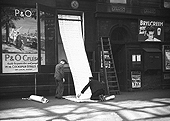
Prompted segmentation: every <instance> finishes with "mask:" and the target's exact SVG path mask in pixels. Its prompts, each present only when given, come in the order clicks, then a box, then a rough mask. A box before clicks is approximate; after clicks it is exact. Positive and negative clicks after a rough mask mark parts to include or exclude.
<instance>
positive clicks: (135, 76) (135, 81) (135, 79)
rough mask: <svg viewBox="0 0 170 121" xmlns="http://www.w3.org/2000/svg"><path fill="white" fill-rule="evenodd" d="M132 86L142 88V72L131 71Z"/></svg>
mask: <svg viewBox="0 0 170 121" xmlns="http://www.w3.org/2000/svg"><path fill="white" fill-rule="evenodd" d="M131 80H132V88H141V72H140V71H131Z"/></svg>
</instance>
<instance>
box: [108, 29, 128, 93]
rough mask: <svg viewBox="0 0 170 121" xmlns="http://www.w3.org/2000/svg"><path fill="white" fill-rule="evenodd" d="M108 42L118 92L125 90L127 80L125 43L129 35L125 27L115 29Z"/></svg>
mask: <svg viewBox="0 0 170 121" xmlns="http://www.w3.org/2000/svg"><path fill="white" fill-rule="evenodd" d="M110 40H111V45H112V53H113V57H114V61H115V66H116V71H117V75H118V81H119V85H120V90H121V91H125V90H127V89H126V87H127V78H126V61H127V58H126V48H125V42H127V41H129V40H130V34H129V33H128V31H127V29H125V27H115V28H113V29H112V31H111V34H110Z"/></svg>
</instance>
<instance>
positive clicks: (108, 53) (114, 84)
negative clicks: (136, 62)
mask: <svg viewBox="0 0 170 121" xmlns="http://www.w3.org/2000/svg"><path fill="white" fill-rule="evenodd" d="M101 49H102V51H101V52H102V68H103V75H104V78H105V82H106V89H107V94H108V95H113V94H120V89H119V82H118V77H117V73H116V68H115V63H114V59H113V54H112V48H111V43H110V39H109V37H101Z"/></svg>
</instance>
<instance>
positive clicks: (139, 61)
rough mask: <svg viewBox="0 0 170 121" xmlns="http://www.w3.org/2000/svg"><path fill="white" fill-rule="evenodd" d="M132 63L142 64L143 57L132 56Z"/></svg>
mask: <svg viewBox="0 0 170 121" xmlns="http://www.w3.org/2000/svg"><path fill="white" fill-rule="evenodd" d="M132 63H137V64H140V63H141V55H132Z"/></svg>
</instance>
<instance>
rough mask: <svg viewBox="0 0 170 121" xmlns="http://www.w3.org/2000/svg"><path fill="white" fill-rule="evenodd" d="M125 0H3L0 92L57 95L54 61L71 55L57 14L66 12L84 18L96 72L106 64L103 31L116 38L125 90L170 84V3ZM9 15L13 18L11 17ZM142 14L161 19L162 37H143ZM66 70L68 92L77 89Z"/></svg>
mask: <svg viewBox="0 0 170 121" xmlns="http://www.w3.org/2000/svg"><path fill="white" fill-rule="evenodd" d="M109 1H110V2H109ZM115 1H116V0H115ZM120 1H122V3H114V0H50V1H46V0H37V1H34V0H29V1H27V0H17V1H15V2H13V1H11V0H1V2H0V4H1V30H0V33H1V34H0V37H1V40H2V41H1V43H0V44H2V46H1V48H0V49H1V50H2V51H1V55H2V56H1V58H0V60H1V64H0V68H1V73H0V83H1V84H0V97H9V96H29V95H30V94H35V93H36V94H38V95H54V93H55V83H54V79H53V73H54V67H55V65H56V64H57V63H58V61H59V60H61V59H62V58H66V55H65V52H64V49H63V44H62V41H61V37H60V36H59V28H58V20H59V19H61V20H63V18H60V17H64V19H65V17H66V16H67V17H68V16H69V17H71V20H72V19H73V18H74V20H75V19H77V20H76V21H77V22H78V21H80V22H81V23H82V28H83V29H82V33H83V34H82V35H83V38H84V44H85V49H86V52H87V57H88V60H89V63H90V67H91V70H92V72H93V73H94V74H96V72H97V74H98V72H100V70H101V68H100V67H101V50H100V45H99V44H97V43H98V42H99V41H100V37H102V36H107V37H109V38H110V40H111V45H112V52H113V56H114V60H115V65H116V70H117V74H118V81H119V84H120V89H121V91H128V90H132V89H148V88H160V87H162V86H163V87H169V85H170V82H169V80H170V75H169V72H170V66H169V65H170V62H169V58H170V54H169V53H170V47H169V46H170V36H169V35H170V20H169V18H170V15H169V13H170V12H169V8H167V9H165V8H164V7H163V6H162V9H159V7H158V6H160V5H158V4H160V3H161V5H162V4H163V3H162V2H160V3H158V2H156V3H154V2H153V1H152V0H150V1H151V2H150V3H149V5H150V6H148V7H146V8H145V5H146V4H145V3H144V2H141V3H140V1H138V2H135V1H136V0H120ZM157 1H161V0H157ZM111 2H112V3H111ZM36 3H38V4H36ZM152 3H153V4H152ZM147 5H148V3H147ZM47 6H48V7H47ZM139 6H140V7H139ZM142 6H143V7H142ZM150 8H151V9H150ZM37 10H38V11H37ZM7 13H9V14H7ZM6 15H9V16H8V17H9V18H10V19H6V18H5V17H7V16H6ZM10 15H12V16H10ZM63 15H64V16H63ZM65 15H66V16H65ZM75 15H76V17H75ZM3 16H5V17H3ZM69 17H68V18H67V19H70V18H69ZM160 18H161V19H160ZM5 20H6V21H5ZM9 20H13V21H9ZM140 20H141V21H147V22H151V21H152V22H156V23H157V26H156V29H157V30H159V32H160V30H161V34H159V37H158V39H160V40H161V41H158V42H153V41H148V42H145V41H143V40H144V39H146V38H145V37H146V36H144V34H139V33H140V32H141V33H142V32H143V31H142V30H145V29H144V26H143V25H140ZM18 21H19V22H18ZM156 23H155V24H154V25H156ZM25 25H26V26H25ZM27 25H29V26H27ZM140 27H141V28H140ZM12 28H15V29H12ZM139 28H140V30H141V31H140V32H139ZM158 28H159V29H158ZM17 31H19V32H20V35H21V36H20V37H21V38H22V40H23V41H17V44H16V41H13V40H15V33H17ZM145 35H146V33H145ZM23 45H24V47H23ZM14 46H15V47H14ZM25 69H26V70H25ZM66 71H67V72H66V83H65V91H64V94H65V95H69V94H74V93H75V91H74V85H73V79H72V75H71V72H70V69H69V67H66ZM95 76H96V75H95ZM97 76H98V75H97Z"/></svg>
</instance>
